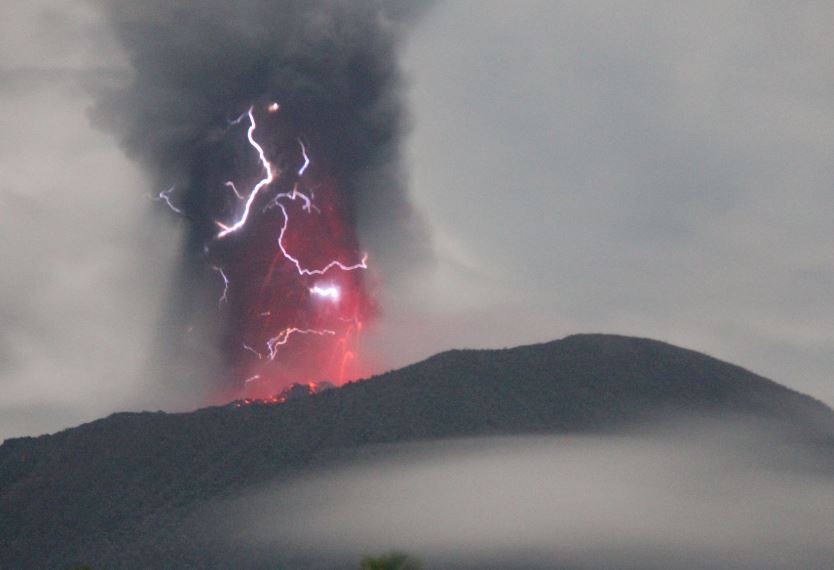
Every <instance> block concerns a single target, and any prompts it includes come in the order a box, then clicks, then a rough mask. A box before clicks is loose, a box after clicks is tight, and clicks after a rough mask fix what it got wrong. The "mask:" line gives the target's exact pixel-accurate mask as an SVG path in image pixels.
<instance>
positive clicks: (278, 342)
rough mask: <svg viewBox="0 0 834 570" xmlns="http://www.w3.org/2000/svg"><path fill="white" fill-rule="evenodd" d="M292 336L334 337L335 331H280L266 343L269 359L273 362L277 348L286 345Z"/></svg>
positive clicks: (292, 328) (289, 329)
mask: <svg viewBox="0 0 834 570" xmlns="http://www.w3.org/2000/svg"><path fill="white" fill-rule="evenodd" d="M294 334H314V335H318V336H325V335H335V334H336V331H331V330H327V329H325V330H315V329H298V328H295V327H290V328H288V329H284V330H282V331H281V332H280V333H278V334H277V335H276V336H274V337H272V338H271V339H269V340H268V341H266V347H267V348H268V349H269V359H270V360H275V356H276V354H277V353H278V347H279V346H283V345H285V344H287V342H288V341H289V340H290V337H292V335H294Z"/></svg>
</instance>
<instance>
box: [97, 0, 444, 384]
mask: <svg viewBox="0 0 834 570" xmlns="http://www.w3.org/2000/svg"><path fill="white" fill-rule="evenodd" d="M428 5H429V2H398V1H387V2H382V1H375V0H363V1H360V2H354V1H351V2H347V1H338V0H316V1H307V0H303V1H302V0H244V1H243V2H239V1H230V0H214V1H211V2H200V3H194V2H188V1H184V0H178V1H174V2H170V1H162V0H152V1H150V2H141V3H136V2H132V1H129V0H106V1H103V2H101V7H102V9H103V11H104V13H105V14H106V17H107V20H108V22H109V24H110V27H111V29H112V31H113V33H114V36H115V37H116V39H117V40H118V42H119V43H120V44H121V45H122V46H123V48H124V50H125V52H126V55H127V58H128V60H129V62H130V67H131V69H132V77H131V79H130V80H128V81H126V82H123V83H121V84H119V85H117V86H115V87H112V88H110V89H107V90H101V91H99V92H98V93H97V104H96V106H95V109H94V117H95V120H96V123H97V125H99V126H100V127H101V128H104V129H106V130H109V131H111V132H113V133H115V134H116V136H117V137H118V139H119V141H120V142H121V144H122V145H123V147H124V149H125V150H126V151H127V152H128V153H129V155H130V156H132V157H133V158H135V159H137V160H138V161H140V162H141V163H142V164H143V165H144V166H145V168H146V169H147V170H148V171H149V173H150V174H151V178H152V180H153V182H154V183H155V184H156V186H157V188H158V189H159V190H163V189H166V188H168V187H170V186H171V185H172V184H173V185H175V186H176V194H175V196H176V198H175V199H176V200H177V201H178V203H179V204H181V207H182V209H183V210H184V211H185V217H186V219H187V222H188V236H187V238H186V242H185V244H184V246H183V261H182V263H181V266H180V269H179V275H178V276H177V277H176V278H175V283H174V291H173V294H172V299H171V301H170V306H169V308H168V310H167V311H166V314H167V315H169V319H170V322H168V323H166V325H165V327H164V328H165V329H166V330H174V331H178V332H177V333H175V334H174V335H171V336H174V337H177V336H178V334H179V332H181V331H182V330H185V329H189V330H191V329H195V328H196V329H197V330H199V331H201V332H200V334H199V335H194V336H198V337H200V338H199V339H198V340H196V341H193V344H194V345H195V347H201V348H199V350H198V349H196V348H195V349H192V350H191V352H195V350H196V351H197V352H199V351H200V350H206V347H210V346H211V345H212V342H213V341H212V339H213V338H216V337H218V336H222V328H223V327H224V326H227V325H223V324H222V323H220V322H219V321H218V318H217V317H216V316H210V315H208V314H207V313H208V312H209V311H207V310H206V307H210V306H212V305H213V304H216V293H217V291H216V289H217V287H218V285H219V283H218V282H217V279H216V275H215V274H213V273H212V271H211V269H210V267H209V266H208V264H206V262H205V260H204V259H203V255H204V250H203V248H204V246H205V245H206V243H207V242H209V241H210V240H211V238H212V237H213V235H214V233H216V226H215V223H214V222H215V219H216V215H217V212H216V211H214V209H213V208H212V206H211V203H212V202H211V197H210V192H211V191H213V190H214V189H215V187H216V186H218V184H220V183H222V182H221V181H222V180H225V179H228V178H230V177H233V175H234V169H235V167H236V166H239V165H235V164H234V154H235V149H234V148H229V146H230V143H228V142H223V137H224V129H225V128H226V126H227V122H228V120H229V119H230V118H232V117H234V116H236V115H239V114H240V113H241V112H242V111H244V110H245V109H247V108H248V107H249V106H250V105H252V104H260V103H265V102H267V101H278V102H280V104H281V107H282V113H284V114H286V115H288V116H289V117H290V123H291V124H292V125H293V126H294V127H296V128H298V129H299V130H302V129H303V131H304V132H305V133H312V134H313V136H314V137H315V141H316V145H317V146H316V160H318V161H325V162H326V166H327V169H328V171H329V172H331V173H332V174H333V175H334V176H335V177H336V178H337V179H338V180H339V181H340V190H341V191H342V192H343V193H344V195H345V196H347V210H348V216H349V217H350V218H351V219H350V220H349V223H352V224H353V225H354V226H355V227H356V229H357V231H358V235H359V238H360V240H361V242H362V243H361V247H362V249H363V250H366V251H368V252H369V254H370V256H371V258H372V259H373V262H374V264H375V266H377V267H378V268H380V270H381V272H382V273H383V275H384V276H385V279H386V280H387V279H396V278H397V276H399V275H401V274H402V273H403V272H404V271H405V268H406V267H408V266H412V265H418V264H419V263H420V262H422V261H425V260H427V259H428V256H429V255H428V248H427V247H426V245H425V244H426V235H425V233H424V231H423V229H422V225H421V223H420V221H419V219H418V217H417V216H416V215H415V213H414V212H413V211H412V208H411V205H410V203H409V198H408V194H407V191H406V188H405V185H404V179H403V165H402V161H401V160H400V155H399V147H400V142H401V140H402V138H403V135H404V134H405V132H406V127H407V116H406V113H405V112H404V107H403V104H402V89H403V81H402V77H401V74H400V70H399V66H398V56H399V46H400V43H401V40H402V39H403V38H404V36H405V34H406V32H407V29H408V28H409V26H410V25H412V24H413V23H414V21H415V19H417V18H418V17H419V16H420V14H421V13H422V12H423V11H424V10H425V9H426V8H427V7H428ZM221 176H225V178H220V177H221ZM213 298H214V299H213ZM194 325H197V326H196V327H195V326H194ZM164 345H165V347H166V348H165V351H168V352H170V353H171V354H172V355H176V356H175V357H174V358H175V359H182V360H192V359H190V358H188V357H186V358H182V357H183V355H184V354H185V353H186V351H187V347H185V346H184V344H183V343H182V342H180V341H177V340H175V339H174V340H172V339H170V338H168V339H165V341H164ZM180 368H181V369H180V370H179V372H181V373H182V374H188V373H189V370H191V369H192V367H191V366H190V365H184V366H181V367H180ZM201 373H202V372H201Z"/></svg>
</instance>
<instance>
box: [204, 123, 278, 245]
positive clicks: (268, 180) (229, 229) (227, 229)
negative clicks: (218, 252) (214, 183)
mask: <svg viewBox="0 0 834 570" xmlns="http://www.w3.org/2000/svg"><path fill="white" fill-rule="evenodd" d="M253 109H254V108H253V107H249V111H248V112H247V113H246V114H247V115H248V116H249V128H248V129H247V130H246V138H247V139H249V144H251V145H252V146H253V147H254V149H255V150H256V151H257V152H258V159H259V160H260V161H261V166H263V168H264V170H265V171H266V176H265V177H264V178H262V179H261V180H259V181H258V183H257V184H255V186H254V187H253V188H252V190H251V191H250V192H249V196H248V198H247V199H246V203H245V205H244V207H243V214H241V216H240V218H238V220H237V221H236V222H235V223H233V224H232V225H231V226H226V225H224V224H221V223H220V222H216V223H217V225H218V226H219V227H220V233H218V234H217V239H223V238H224V237H226V236H227V235H229V234H231V233H234V232H236V231H238V230H239V229H240V228H242V227H243V226H244V225H245V224H246V220H247V219H249V211H250V210H251V209H252V203H253V202H254V201H255V198H257V197H258V193H259V192H260V191H261V190H262V189H263V188H265V187H267V186H269V185H270V184H272V181H273V180H275V174H274V173H273V170H272V163H270V162H269V160H267V158H266V153H265V152H264V149H263V148H262V147H261V145H259V144H258V142H257V141H256V140H255V138H254V136H253V135H254V133H255V129H256V128H257V124H256V123H255V114H254V112H253ZM235 193H236V194H237V189H235Z"/></svg>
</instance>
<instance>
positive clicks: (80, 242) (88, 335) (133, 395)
mask: <svg viewBox="0 0 834 570" xmlns="http://www.w3.org/2000/svg"><path fill="white" fill-rule="evenodd" d="M0 15H2V16H3V18H2V21H3V27H4V29H3V33H2V34H0V124H2V126H3V129H2V131H0V132H1V133H2V134H0V171H2V172H3V181H2V182H0V259H2V262H3V268H4V270H3V271H2V272H1V273H0V292H2V295H3V297H2V298H3V301H2V303H0V320H2V325H3V326H2V328H0V394H1V395H0V438H2V437H7V436H11V435H19V434H28V433H40V432H43V431H48V430H54V429H57V428H60V427H64V426H67V425H71V424H74V423H77V422H79V421H84V420H88V419H93V418H95V417H97V416H100V415H104V414H107V413H109V412H111V411H116V410H121V409H137V408H143V407H151V408H158V407H164V408H171V409H178V408H182V407H187V406H189V405H196V404H198V403H199V402H198V401H196V400H198V398H195V399H194V400H193V401H189V399H188V394H189V391H190V390H191V388H192V387H190V386H183V385H177V384H176V381H172V380H171V379H170V378H167V377H166V372H165V371H163V370H156V369H155V368H154V362H153V354H152V352H153V351H152V346H153V338H154V335H155V333H156V330H155V327H156V326H157V325H158V322H159V317H160V312H161V311H162V310H163V308H164V304H165V299H166V295H167V292H168V286H169V281H170V279H171V276H170V271H171V267H172V263H173V262H174V258H175V255H176V251H177V244H178V241H179V237H180V234H179V232H178V228H177V226H176V224H174V223H172V222H171V221H170V220H166V219H165V218H163V217H160V216H151V215H150V210H151V209H152V203H150V202H149V201H148V200H147V199H146V198H145V197H144V195H145V194H147V193H150V192H153V191H154V189H152V188H149V184H147V181H146V180H145V179H143V176H142V174H141V173H140V171H139V169H138V167H137V166H136V165H135V164H133V163H132V162H131V161H130V160H129V159H128V158H126V157H124V156H123V155H122V154H121V152H120V151H119V150H118V148H117V146H116V144H115V142H114V141H113V139H112V138H111V137H110V136H108V135H105V134H103V133H101V132H99V131H97V130H95V129H94V128H93V127H91V126H90V120H89V119H90V117H89V114H88V108H89V107H90V105H91V100H90V98H89V96H88V93H89V90H88V89H87V86H88V85H89V82H103V81H108V80H110V79H112V78H113V77H116V76H118V74H123V73H125V68H124V63H123V61H122V57H121V55H120V53H119V50H118V49H117V46H116V44H115V42H113V41H112V40H111V39H110V38H109V35H108V33H107V30H106V29H105V28H104V24H103V22H102V19H101V18H99V17H98V15H97V14H96V11H95V10H94V9H93V8H92V7H91V6H90V5H88V4H86V3H83V2H54V1H51V2H47V1H35V2H30V1H25V2H24V1H23V0H11V1H10V2H5V3H4V4H3V7H2V8H0ZM832 28H834V13H832V11H831V10H830V6H829V5H828V4H827V3H825V2H818V3H814V2H805V3H802V4H801V5H799V6H795V5H788V4H786V3H763V2H747V3H744V2H736V3H732V4H729V3H723V2H721V3H699V4H698V5H697V6H696V5H694V4H692V3H684V2H679V3H669V2H657V3H637V2H632V3H628V4H625V3H617V2H612V3H607V2H581V3H580V2H572V3H557V2H550V1H542V2H533V1H523V2H512V3H509V2H503V1H499V0H485V1H477V2H476V1H474V0H473V1H463V0H448V1H446V2H438V3H437V5H435V6H434V8H433V9H432V10H431V11H430V12H429V13H428V14H427V15H426V16H425V18H424V19H423V21H422V23H421V24H420V26H419V27H418V29H416V30H415V32H414V34H413V36H412V38H411V39H410V41H409V43H408V47H407V50H406V52H405V54H404V66H405V69H406V71H407V73H408V77H409V84H410V87H409V92H408V97H409V101H410V105H411V113H412V125H413V131H412V134H411V137H410V139H409V141H408V149H407V150H408V156H407V159H408V162H407V167H408V169H409V171H410V177H411V192H412V194H413V197H414V201H415V204H416V206H417V207H418V208H419V209H420V210H421V211H422V213H423V215H424V217H425V220H426V223H427V225H428V227H429V228H430V230H431V235H432V240H433V247H434V250H435V252H436V256H437V261H436V264H435V265H434V267H433V269H432V270H431V271H424V272H423V273H422V278H420V277H419V275H418V276H416V277H415V279H417V281H415V282H414V283H413V285H414V286H413V287H409V288H406V287H405V285H404V284H399V285H398V287H397V288H396V289H395V288H392V287H388V288H385V276H384V275H383V276H382V280H383V290H382V296H383V306H384V315H383V318H382V319H381V322H380V323H379V326H378V327H377V328H376V330H375V331H371V333H370V334H369V336H368V338H367V342H366V350H367V353H368V355H370V357H371V358H373V359H374V360H375V361H376V362H377V363H378V365H379V367H380V368H391V367H395V366H399V365H402V364H406V363H408V362H411V361H413V360H415V359H418V358H421V357H424V356H428V355H430V354H431V353H433V352H436V351H439V350H443V349H446V348H452V347H462V346H472V347H497V346H509V345H516V344H521V343H526V342H532V341H543V340H550V339H553V338H556V337H560V336H563V335H565V334H569V333H573V332H588V331H603V332H618V333H623V334H634V335H639V336H649V337H655V338H659V339H662V340H666V341H669V342H673V343H676V344H681V345H684V346H687V347H690V348H694V349H699V350H703V351H706V352H709V353H711V354H713V355H715V356H719V357H721V358H725V359H727V360H730V361H733V362H735V363H738V364H741V365H743V366H746V367H748V368H751V369H752V370H754V371H756V372H759V373H761V374H764V375H766V376H770V377H772V378H774V379H775V380H777V381H780V382H782V383H784V384H787V385H789V386H791V387H794V388H797V389H800V390H802V391H805V392H807V393H810V394H812V395H814V396H816V397H818V398H820V399H822V400H824V401H826V402H827V403H829V404H832V403H834V384H832V382H831V378H832V376H834V374H832V373H834V341H832V339H834V306H833V305H832V303H831V291H832V290H834V205H832V204H833V202H832V190H834V165H832V161H831V157H832V156H834V153H832V150H834V149H832V146H833V145H834V143H832V133H834V73H832V71H831V66H830V63H829V60H830V54H831V53H832V47H834V46H832V43H834V40H832V39H831V34H830V30H831V29H832ZM394 281H395V280H394V279H391V280H390V281H389V282H390V283H393V282H394Z"/></svg>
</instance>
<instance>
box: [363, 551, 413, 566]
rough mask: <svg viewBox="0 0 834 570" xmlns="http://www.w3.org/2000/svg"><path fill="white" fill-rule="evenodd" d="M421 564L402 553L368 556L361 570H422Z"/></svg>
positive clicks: (364, 559)
mask: <svg viewBox="0 0 834 570" xmlns="http://www.w3.org/2000/svg"><path fill="white" fill-rule="evenodd" d="M420 568H421V565H420V562H419V561H418V560H417V559H416V558H413V557H411V556H409V555H407V554H403V553H402V552H392V553H390V554H386V555H384V556H366V557H365V558H363V559H362V562H361V563H360V564H359V569H360V570H420Z"/></svg>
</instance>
